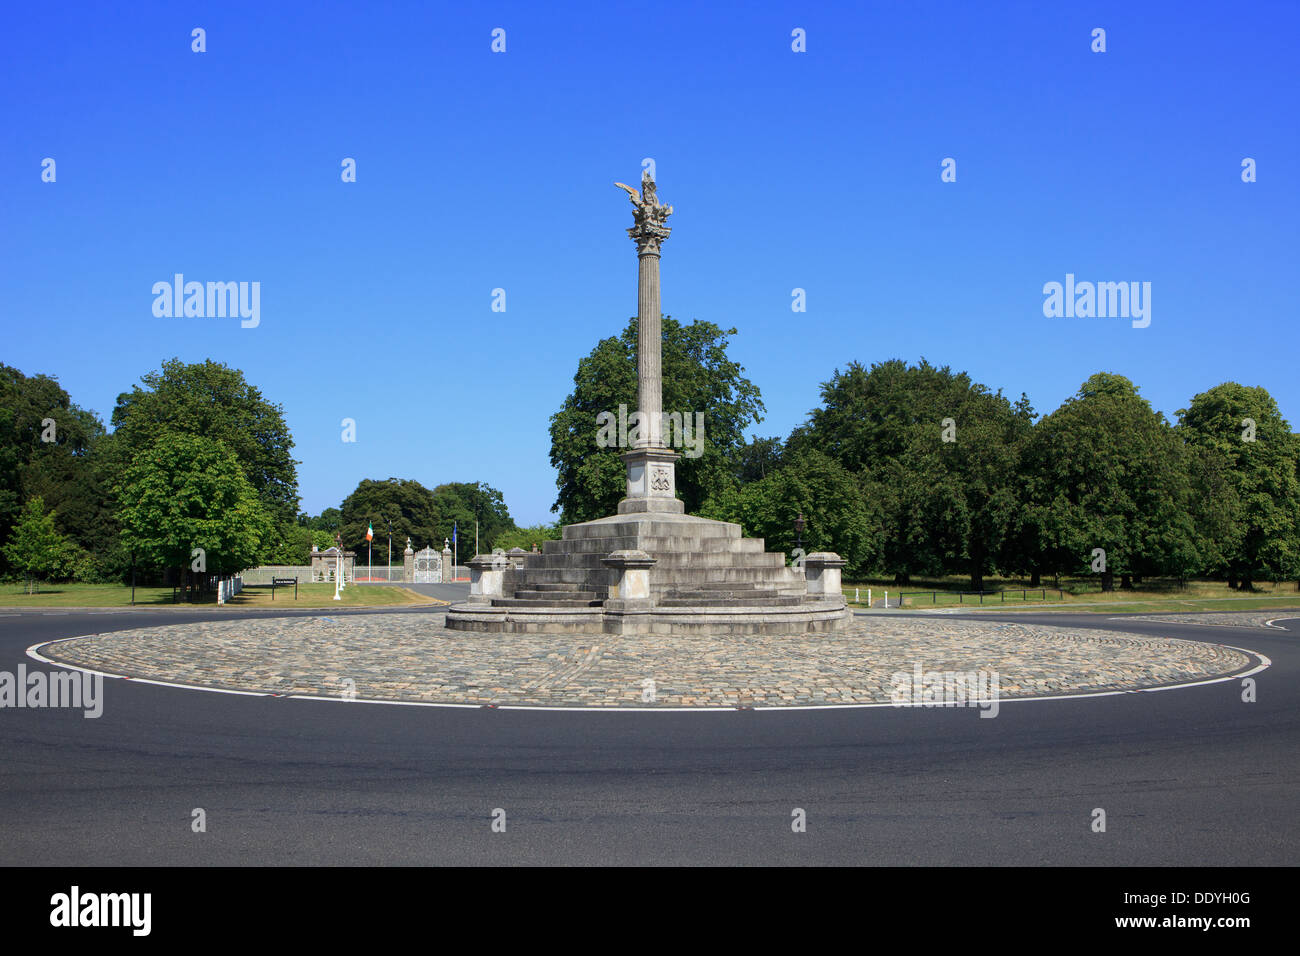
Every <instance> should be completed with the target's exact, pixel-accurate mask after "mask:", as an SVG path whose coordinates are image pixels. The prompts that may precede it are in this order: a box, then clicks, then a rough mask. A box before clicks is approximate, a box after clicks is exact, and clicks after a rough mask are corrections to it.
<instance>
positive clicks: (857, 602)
mask: <svg viewBox="0 0 1300 956" xmlns="http://www.w3.org/2000/svg"><path fill="white" fill-rule="evenodd" d="M853 603H854V604H861V603H862V602H861V601H859V600H858V589H857V588H854V589H853Z"/></svg>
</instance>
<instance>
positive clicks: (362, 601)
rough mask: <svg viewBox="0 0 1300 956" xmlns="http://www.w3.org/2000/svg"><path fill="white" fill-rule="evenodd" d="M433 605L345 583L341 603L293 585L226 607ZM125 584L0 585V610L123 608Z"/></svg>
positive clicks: (159, 597) (327, 591)
mask: <svg viewBox="0 0 1300 956" xmlns="http://www.w3.org/2000/svg"><path fill="white" fill-rule="evenodd" d="M135 603H136V605H137V606H144V607H162V606H166V607H172V606H175V607H194V606H196V605H203V606H206V607H216V606H217V598H216V595H213V594H206V595H204V596H203V600H202V601H198V602H195V604H177V605H172V589H171V588H153V587H150V588H145V587H137V588H136V589H135ZM430 603H437V602H435V601H434V599H433V598H430V597H427V596H425V595H423V594H418V593H416V592H415V591H411V590H409V589H407V588H403V587H380V586H367V585H357V584H350V585H348V586H347V587H346V588H344V589H343V599H342V600H340V601H335V600H334V585H332V584H323V583H322V584H299V585H298V600H297V601H294V599H293V588H292V587H289V588H276V589H275V600H274V601H272V600H271V587H270V585H266V586H251V587H250V586H246V587H245V588H244V590H243V591H242V592H241V593H239V594H237V595H236V596H235V597H234V598H233V599H232V600H230V601H227V602H226V607H256V608H277V607H283V608H292V607H388V606H397V605H403V604H430ZM130 605H131V586H130V585H125V586H124V585H121V584H43V585H41V590H40V592H39V593H37V594H26V593H24V586H23V585H22V584H0V607H129V606H130Z"/></svg>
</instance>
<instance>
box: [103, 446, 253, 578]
mask: <svg viewBox="0 0 1300 956" xmlns="http://www.w3.org/2000/svg"><path fill="white" fill-rule="evenodd" d="M115 491H116V495H117V500H119V501H120V502H122V505H121V507H120V511H119V513H118V520H119V521H120V522H121V525H122V541H123V544H124V545H125V546H126V547H127V548H129V549H131V550H132V551H133V553H134V554H135V556H136V560H137V561H138V562H139V563H140V564H142V565H144V566H146V567H148V566H153V567H159V568H174V569H176V570H178V571H179V572H180V577H181V581H182V582H184V581H185V580H186V579H187V578H188V576H189V573H190V572H191V571H195V572H199V573H208V574H231V573H234V572H237V571H242V570H243V569H245V568H248V567H250V566H252V565H255V564H257V563H258V561H259V560H260V558H261V556H262V555H263V554H264V553H265V549H266V548H267V546H268V543H269V541H270V540H271V537H272V534H273V530H274V529H273V523H272V521H271V518H270V516H269V515H267V513H266V511H265V508H264V507H263V505H262V502H261V501H260V500H259V498H258V496H257V492H256V491H255V490H254V488H253V486H252V484H251V483H250V482H249V480H248V479H247V478H246V477H245V475H244V471H243V468H242V467H241V466H240V463H239V461H238V460H237V459H236V458H235V455H234V454H233V453H232V452H231V451H230V450H229V449H228V448H227V447H226V446H225V445H224V444H222V443H221V442H219V441H216V440H214V439H211V438H204V437H202V436H199V435H189V434H185V433H184V432H173V433H166V434H163V435H161V436H159V438H158V439H157V440H156V441H155V442H154V443H153V444H152V445H151V446H150V447H149V448H148V449H147V450H146V451H145V452H144V453H143V454H140V455H137V456H136V458H135V460H134V461H132V463H131V464H130V465H129V466H127V468H126V469H125V471H124V472H123V474H122V480H121V484H120V485H119V486H118V487H117V488H116V489H115Z"/></svg>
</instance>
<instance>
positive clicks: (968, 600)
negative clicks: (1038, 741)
mask: <svg viewBox="0 0 1300 956" xmlns="http://www.w3.org/2000/svg"><path fill="white" fill-rule="evenodd" d="M969 586H970V582H969V581H968V580H966V579H956V578H953V579H946V580H940V581H926V582H924V584H921V585H916V584H912V585H904V586H903V587H901V588H900V587H899V586H898V585H896V584H886V583H885V582H880V581H872V582H871V583H870V587H871V592H872V593H871V597H872V598H873V599H874V600H877V601H878V600H880V599H881V598H883V597H884V592H885V591H886V590H888V591H889V596H890V601H891V603H892V602H893V600H894V599H895V598H896V597H898V595H899V592H900V591H901V592H902V593H903V594H905V595H907V597H906V599H905V602H906V603H905V604H904V605H903V610H907V609H909V608H916V609H924V608H933V607H963V608H972V609H974V608H979V607H981V604H980V599H979V596H978V595H958V594H957V592H958V591H963V590H967V589H968V588H969ZM1025 586H1026V582H1024V581H1019V580H1001V579H986V581H985V585H984V587H985V589H986V590H990V589H1003V588H1007V589H1010V588H1023V587H1025ZM1061 586H1062V590H1063V591H1064V596H1062V595H1061V594H1060V593H1058V592H1057V591H1056V590H1054V589H1052V587H1051V586H1050V585H1048V586H1047V593H1046V597H1045V598H1044V595H1043V593H1042V591H1041V589H1040V590H1039V592H1038V593H1034V592H1033V591H1032V590H1031V591H1030V592H1029V594H1028V595H1021V594H1010V593H1008V594H1007V595H1006V597H1005V600H1003V597H1002V596H1001V595H998V594H991V595H990V594H986V595H984V603H983V605H982V606H983V607H985V608H989V609H995V610H998V611H1016V610H1020V609H1025V610H1034V611H1043V610H1049V609H1052V608H1053V607H1055V608H1060V609H1061V610H1070V611H1086V612H1092V613H1096V614H1140V613H1161V612H1164V613H1169V612H1173V611H1258V610H1267V609H1270V608H1300V591H1297V590H1296V585H1295V582H1294V581H1282V582H1279V583H1278V584H1277V585H1276V586H1274V585H1273V584H1271V583H1268V582H1264V583H1256V584H1255V588H1256V590H1255V591H1253V592H1237V591H1229V590H1228V587H1227V585H1226V584H1224V582H1222V581H1188V582H1187V586H1186V587H1185V588H1180V587H1178V585H1177V582H1173V581H1149V582H1144V583H1143V584H1142V585H1140V586H1139V587H1135V588H1133V589H1132V590H1128V591H1123V590H1120V589H1119V584H1118V581H1117V582H1116V586H1115V588H1116V589H1115V590H1114V591H1110V592H1103V591H1102V590H1101V587H1100V585H1099V584H1098V583H1097V581H1095V580H1094V579H1087V580H1062V581H1061ZM854 587H855V585H847V586H845V588H844V595H845V597H846V598H847V599H848V601H849V604H850V605H851V606H853V607H866V603H867V587H868V585H866V584H859V585H856V587H857V589H858V596H859V597H860V598H861V600H860V602H854V600H853V599H854ZM918 591H924V592H926V593H923V594H918V593H915V592H918ZM930 592H936V593H934V594H931V593H930ZM1026 598H1027V600H1026ZM1045 605H1046V607H1045Z"/></svg>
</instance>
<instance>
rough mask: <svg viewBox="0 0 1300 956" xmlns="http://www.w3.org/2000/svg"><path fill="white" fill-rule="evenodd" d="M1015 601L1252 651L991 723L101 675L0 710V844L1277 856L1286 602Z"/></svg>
mask: <svg viewBox="0 0 1300 956" xmlns="http://www.w3.org/2000/svg"><path fill="white" fill-rule="evenodd" d="M248 613H249V612H229V613H223V612H214V611H201V612H190V611H173V610H166V611H153V610H151V611H143V612H132V611H122V612H58V611H15V610H12V609H0V670H8V671H10V672H15V671H16V668H17V665H18V664H19V663H23V664H26V665H27V666H28V667H29V669H31V668H35V667H39V666H40V665H38V664H37V663H36V662H35V661H33V660H31V659H30V658H28V657H27V656H26V655H25V649H26V648H27V647H28V646H29V645H31V644H34V643H37V642H39V641H45V640H52V639H55V638H60V637H68V636H73V635H80V634H87V633H96V632H101V631H108V630H115V629H120V628H130V627H139V626H147V625H148V624H150V623H166V622H175V621H177V620H181V619H183V618H185V617H187V616H191V615H193V616H198V615H202V616H203V617H205V618H212V617H214V616H229V617H237V616H244V615H247V614H248ZM310 613H315V614H319V613H320V612H319V611H315V612H310ZM333 613H353V614H356V613H366V612H360V611H353V612H333ZM389 613H391V612H389ZM402 613H412V614H419V613H428V612H427V611H419V610H411V611H405V612H402ZM990 616H993V615H980V618H981V619H987V618H988V617H990ZM1039 617H1040V616H1038V615H1030V614H1025V613H1018V614H1014V615H1007V617H1006V619H1007V620H1014V621H1018V622H1025V621H1027V620H1035V619H1038V618H1039ZM1041 618H1042V619H1044V620H1048V621H1050V623H1053V624H1079V625H1083V626H1089V627H1110V628H1118V629H1123V630H1129V631H1133V632H1139V633H1141V632H1151V633H1159V634H1164V635H1171V636H1177V637H1186V638H1189V639H1192V640H1209V641H1216V642H1221V643H1226V644H1233V645H1236V646H1239V647H1245V648H1248V649H1251V650H1254V651H1257V652H1260V653H1263V654H1265V655H1267V656H1268V657H1269V658H1271V659H1272V661H1273V666H1272V667H1271V668H1269V669H1268V670H1266V671H1264V672H1263V673H1261V674H1259V675H1257V677H1256V680H1257V682H1258V697H1259V699H1258V702H1257V703H1243V702H1242V700H1241V687H1240V682H1236V681H1233V682H1224V683H1218V684H1212V685H1209V686H1203V687H1192V688H1187V689H1179V690H1172V691H1165V692H1160V693H1135V694H1123V695H1119V696H1112V697H1098V698H1085V699H1078V700H1064V701H1045V702H1032V703H1004V704H1003V706H1002V708H1001V713H1000V715H999V716H998V717H997V718H996V719H992V720H990V719H980V718H979V717H978V711H977V710H974V709H964V708H962V709H932V710H922V709H910V708H907V709H897V710H895V709H893V708H874V709H864V710H823V711H800V712H753V711H737V712H726V713H720V714H719V713H707V714H690V713H663V714H654V713H610V712H597V713H572V712H549V713H548V712H539V711H505V710H493V709H483V708H474V709H443V708H427V707H405V706H387V705H372V704H361V703H331V702H313V701H304V700H289V699H285V698H272V697H244V696H232V695H227V694H216V693H204V692H199V691H190V690H181V689H174V688H167V687H161V686H155V685H148V684H139V683H134V682H129V681H121V680H107V681H105V684H104V688H105V689H104V697H105V703H104V713H103V716H102V717H100V718H99V719H85V718H83V717H82V715H81V712H80V711H69V710H55V709H45V710H29V709H4V710H0V756H2V757H3V759H2V760H0V781H2V784H0V863H3V864H5V865H27V864H35V865H53V864H57V865H68V866H86V865H117V864H131V865H157V864H162V865H206V864H446V863H457V864H461V863H470V864H625V863H626V864H630V863H649V864H661V863H662V864H668V863H704V864H751V863H765V864H813V863H835V864H939V865H945V864H957V865H1002V864H1082V865H1096V866H1129V865H1174V864H1177V865H1220V864H1237V865H1247V866H1251V865H1273V864H1287V865H1294V864H1296V863H1297V862H1300V853H1298V852H1297V850H1298V849H1300V825H1298V824H1297V818H1298V816H1300V815H1298V814H1297V812H1296V811H1297V803H1298V802H1300V800H1298V795H1300V681H1298V680H1297V678H1298V677H1300V619H1297V618H1293V619H1291V620H1289V621H1282V622H1281V624H1282V625H1283V626H1284V627H1286V628H1288V630H1287V631H1281V630H1262V629H1244V628H1225V627H1204V626H1194V625H1181V624H1180V625H1169V624H1150V623H1145V622H1131V623H1124V622H1117V621H1110V620H1106V619H1104V618H1101V617H1099V616H1094V615H1077V616H1074V615H1071V616H1062V615H1059V614H1053V615H1043V616H1041ZM195 808H203V810H204V811H205V813H206V823H207V832H205V833H194V832H192V829H191V820H192V811H193V810H194V809H195ZM496 808H500V809H503V810H504V811H505V820H506V830H505V832H504V833H494V832H493V830H492V826H491V823H492V814H493V811H494V810H495V809H496ZM795 808H802V809H803V810H804V811H805V813H806V818H807V830H806V832H804V833H794V832H792V829H791V820H792V811H793V810H794V809H795ZM1094 808H1102V809H1104V810H1105V812H1106V815H1107V827H1106V832H1104V833H1095V832H1093V830H1092V826H1091V824H1092V820H1093V810H1094Z"/></svg>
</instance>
